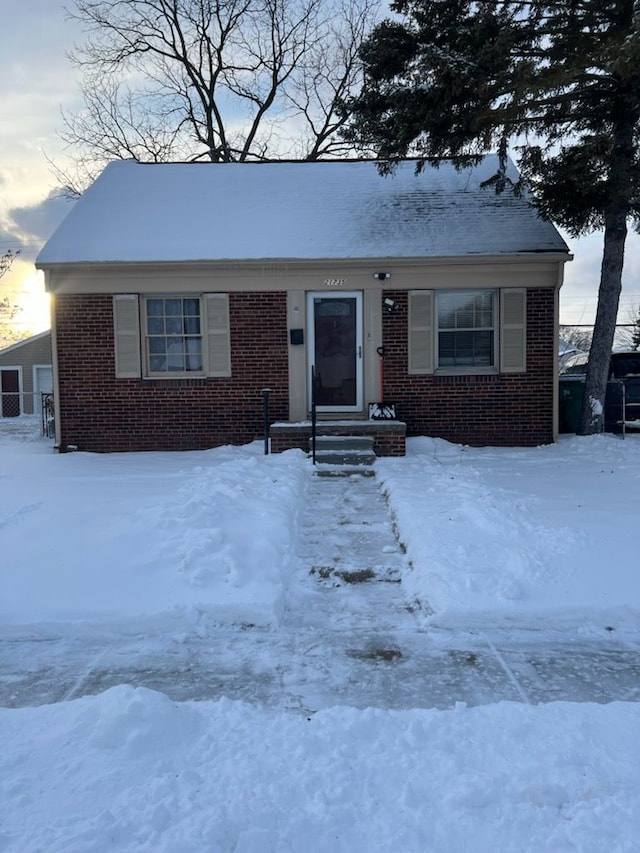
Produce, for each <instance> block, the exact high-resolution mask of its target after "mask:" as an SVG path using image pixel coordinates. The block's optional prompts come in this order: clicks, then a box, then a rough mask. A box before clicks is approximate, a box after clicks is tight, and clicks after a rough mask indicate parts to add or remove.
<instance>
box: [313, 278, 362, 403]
mask: <svg viewBox="0 0 640 853" xmlns="http://www.w3.org/2000/svg"><path fill="white" fill-rule="evenodd" d="M308 329H309V335H308V337H309V373H310V377H309V389H310V396H311V368H312V367H315V376H316V407H317V408H318V410H319V411H325V412H361V411H362V400H363V393H362V293H360V292H357V291H351V292H341V293H326V292H322V293H309V295H308ZM309 402H310V403H311V400H310V401H309Z"/></svg>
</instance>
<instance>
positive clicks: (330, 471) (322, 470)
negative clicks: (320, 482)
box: [313, 463, 376, 477]
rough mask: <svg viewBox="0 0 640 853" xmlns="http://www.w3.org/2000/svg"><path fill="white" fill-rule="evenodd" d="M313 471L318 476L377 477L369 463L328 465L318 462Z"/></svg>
mask: <svg viewBox="0 0 640 853" xmlns="http://www.w3.org/2000/svg"><path fill="white" fill-rule="evenodd" d="M313 473H314V474H315V476H316V477H353V476H354V475H355V476H357V477H375V473H376V472H375V471H374V469H373V468H371V467H369V466H367V465H326V464H323V463H320V464H316V466H315V468H314V470H313Z"/></svg>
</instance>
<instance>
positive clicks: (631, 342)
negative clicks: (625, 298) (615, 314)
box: [616, 305, 640, 350]
mask: <svg viewBox="0 0 640 853" xmlns="http://www.w3.org/2000/svg"><path fill="white" fill-rule="evenodd" d="M616 338H617V340H616V343H617V346H619V347H624V348H625V349H629V350H640V305H635V306H634V307H629V308H628V309H627V312H626V317H625V322H624V323H621V324H620V325H619V326H618V328H617V335H616Z"/></svg>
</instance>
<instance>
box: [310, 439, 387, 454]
mask: <svg viewBox="0 0 640 853" xmlns="http://www.w3.org/2000/svg"><path fill="white" fill-rule="evenodd" d="M312 441H313V439H311V438H310V439H309V450H311V446H312ZM318 450H341V451H342V450H348V451H349V452H351V451H355V450H368V451H369V452H371V453H373V437H372V436H368V435H317V436H316V452H317V451H318Z"/></svg>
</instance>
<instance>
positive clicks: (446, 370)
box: [433, 287, 500, 375]
mask: <svg viewBox="0 0 640 853" xmlns="http://www.w3.org/2000/svg"><path fill="white" fill-rule="evenodd" d="M452 293H453V294H456V295H461V294H469V295H471V294H479V293H482V294H485V293H489V294H491V299H492V306H491V313H492V325H491V327H490V328H487V327H481V326H478V327H469V328H468V329H441V328H440V305H439V303H440V298H441V297H442V296H445V295H446V296H450V295H451V294H452ZM434 295H435V301H434V309H435V310H434V336H433V337H434V349H435V352H434V356H435V361H434V364H435V373H437V374H465V375H473V374H487V373H488V374H492V373H498V371H499V365H500V352H499V349H500V301H499V296H498V289H497V288H493V287H473V288H466V289H465V290H437V291H435V294H434ZM441 331H442V332H453V333H456V332H461V333H462V332H465V331H470V332H473V331H490V332H491V334H492V336H493V361H492V363H491V364H483V365H473V364H469V365H463V364H459V365H441V364H440V332H441Z"/></svg>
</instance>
